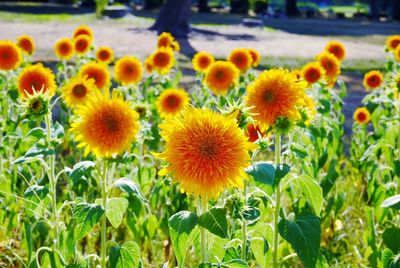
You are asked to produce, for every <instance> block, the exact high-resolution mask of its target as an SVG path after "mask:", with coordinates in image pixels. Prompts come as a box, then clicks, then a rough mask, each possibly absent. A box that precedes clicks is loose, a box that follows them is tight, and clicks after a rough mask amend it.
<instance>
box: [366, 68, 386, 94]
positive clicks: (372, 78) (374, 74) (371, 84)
mask: <svg viewBox="0 0 400 268" xmlns="http://www.w3.org/2000/svg"><path fill="white" fill-rule="evenodd" d="M382 84H383V74H382V73H381V72H380V71H377V70H374V71H369V72H368V73H366V74H365V75H364V79H363V85H364V87H365V88H366V89H367V90H373V89H377V88H379V87H380V86H382Z"/></svg>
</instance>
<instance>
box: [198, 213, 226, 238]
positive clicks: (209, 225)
mask: <svg viewBox="0 0 400 268" xmlns="http://www.w3.org/2000/svg"><path fill="white" fill-rule="evenodd" d="M199 225H200V226H201V227H203V228H206V229H207V230H208V231H209V232H210V233H213V234H215V235H217V236H219V237H222V238H227V237H228V221H227V219H226V209H225V208H222V207H213V208H210V209H209V210H208V211H207V212H206V213H204V214H202V215H201V216H200V217H199Z"/></svg>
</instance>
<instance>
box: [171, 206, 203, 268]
mask: <svg viewBox="0 0 400 268" xmlns="http://www.w3.org/2000/svg"><path fill="white" fill-rule="evenodd" d="M197 222H198V217H197V215H196V214H195V213H193V212H190V211H180V212H178V213H176V214H174V215H172V216H171V218H169V221H168V223H169V224H168V225H169V233H170V236H171V241H172V247H173V249H174V253H175V257H176V259H177V261H178V266H179V267H182V265H183V262H184V259H185V254H186V247H187V242H188V237H189V235H190V233H191V232H192V230H193V229H194V228H195V227H196V225H197Z"/></svg>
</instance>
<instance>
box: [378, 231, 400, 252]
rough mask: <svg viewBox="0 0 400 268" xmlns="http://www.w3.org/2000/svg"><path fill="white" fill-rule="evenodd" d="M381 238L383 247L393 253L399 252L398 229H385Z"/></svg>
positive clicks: (399, 235)
mask: <svg viewBox="0 0 400 268" xmlns="http://www.w3.org/2000/svg"><path fill="white" fill-rule="evenodd" d="M382 238H383V242H384V243H385V245H386V246H387V247H388V248H390V249H391V250H392V251H393V252H399V251H400V243H399V241H400V228H396V227H391V228H386V229H385V231H383V234H382Z"/></svg>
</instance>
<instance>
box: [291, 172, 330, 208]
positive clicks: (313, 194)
mask: <svg viewBox="0 0 400 268" xmlns="http://www.w3.org/2000/svg"><path fill="white" fill-rule="evenodd" d="M292 183H293V185H294V186H295V187H296V188H298V189H300V190H301V191H302V193H303V194H304V196H305V198H306V199H307V201H308V202H309V203H310V205H311V206H312V207H313V209H314V211H315V213H316V214H317V215H319V214H320V213H321V210H322V203H323V200H324V198H323V195H322V188H321V186H320V185H319V184H318V183H317V182H316V181H315V180H314V179H313V178H311V177H310V176H308V175H303V176H300V177H298V178H296V179H295V180H292Z"/></svg>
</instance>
